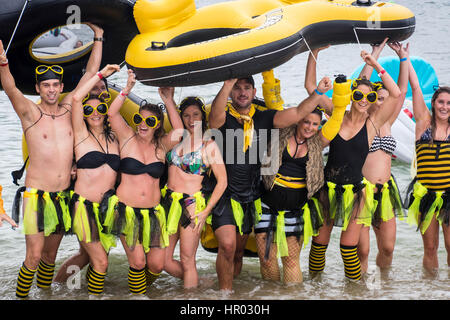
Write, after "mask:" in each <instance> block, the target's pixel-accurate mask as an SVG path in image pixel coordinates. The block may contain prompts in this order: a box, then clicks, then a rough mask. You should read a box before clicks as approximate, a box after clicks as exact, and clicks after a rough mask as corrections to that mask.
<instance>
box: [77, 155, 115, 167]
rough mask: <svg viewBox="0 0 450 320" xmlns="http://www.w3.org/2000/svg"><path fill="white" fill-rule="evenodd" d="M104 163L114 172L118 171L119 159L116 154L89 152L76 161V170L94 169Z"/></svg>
mask: <svg viewBox="0 0 450 320" xmlns="http://www.w3.org/2000/svg"><path fill="white" fill-rule="evenodd" d="M105 163H106V164H107V165H109V166H110V167H111V169H113V170H114V171H118V170H119V167H120V157H119V155H117V154H111V153H103V152H100V151H91V152H88V153H86V154H85V155H84V156H82V157H81V158H80V159H78V161H77V169H95V168H98V167H101V166H102V165H104V164H105Z"/></svg>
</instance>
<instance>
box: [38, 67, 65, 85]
mask: <svg viewBox="0 0 450 320" xmlns="http://www.w3.org/2000/svg"><path fill="white" fill-rule="evenodd" d="M48 70H51V71H53V73H55V74H57V75H60V76H61V79H62V76H63V73H64V69H63V68H62V67H61V66H58V65H56V64H55V65H52V66H46V65H40V66H37V67H36V81H37V78H38V76H40V75H43V74H45V73H47V72H48Z"/></svg>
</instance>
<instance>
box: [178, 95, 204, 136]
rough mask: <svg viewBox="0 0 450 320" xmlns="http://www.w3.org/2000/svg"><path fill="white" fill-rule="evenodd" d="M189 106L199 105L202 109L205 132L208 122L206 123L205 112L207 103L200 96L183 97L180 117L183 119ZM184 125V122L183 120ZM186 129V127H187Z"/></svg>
mask: <svg viewBox="0 0 450 320" xmlns="http://www.w3.org/2000/svg"><path fill="white" fill-rule="evenodd" d="M189 106H197V107H198V108H199V109H200V112H201V113H202V133H205V131H206V128H207V124H206V112H205V110H204V109H205V104H204V103H203V101H202V100H201V99H200V98H197V97H194V96H189V97H186V98H184V99H183V101H181V104H180V117H181V120H183V113H184V111H185V110H186V109H187V107H189ZM183 126H184V122H183ZM185 129H186V127H185Z"/></svg>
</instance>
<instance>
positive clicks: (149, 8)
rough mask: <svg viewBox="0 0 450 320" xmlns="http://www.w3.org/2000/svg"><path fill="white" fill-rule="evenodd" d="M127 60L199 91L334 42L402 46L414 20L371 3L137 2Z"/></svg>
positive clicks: (151, 76) (160, 81)
mask: <svg viewBox="0 0 450 320" xmlns="http://www.w3.org/2000/svg"><path fill="white" fill-rule="evenodd" d="M134 17H135V21H136V24H137V27H138V29H139V32H140V34H138V35H137V36H136V37H135V38H134V39H133V40H132V41H131V43H130V45H129V46H128V49H127V51H126V56H125V60H126V62H127V64H128V67H129V68H132V69H133V70H134V71H135V73H136V75H137V79H138V80H139V81H140V82H141V83H143V84H146V85H152V86H176V87H178V86H193V85H201V84H207V83H212V82H219V81H223V80H226V79H229V78H237V77H242V76H247V75H249V74H256V73H259V72H262V71H265V70H269V69H273V68H275V67H277V66H279V65H281V64H283V63H285V62H286V61H288V60H289V59H291V58H292V57H293V56H294V55H296V54H299V53H301V52H305V51H307V50H308V45H309V46H310V47H311V48H316V47H319V46H323V45H326V44H333V45H337V44H343V43H356V42H357V41H359V42H361V43H380V42H382V41H383V40H384V38H385V37H389V38H390V39H392V40H397V41H402V40H404V39H407V38H408V37H409V36H410V35H411V34H412V33H413V32H414V29H415V17H414V14H413V13H412V12H411V11H410V10H409V9H407V8H405V7H403V6H400V5H398V4H395V3H390V2H389V3H388V2H377V1H371V0H334V1H330V0H236V1H227V2H223V3H218V4H215V5H210V6H206V7H203V8H200V9H198V10H197V9H196V7H195V2H194V0H177V1H173V0H153V1H150V0H137V1H136V4H135V6H134Z"/></svg>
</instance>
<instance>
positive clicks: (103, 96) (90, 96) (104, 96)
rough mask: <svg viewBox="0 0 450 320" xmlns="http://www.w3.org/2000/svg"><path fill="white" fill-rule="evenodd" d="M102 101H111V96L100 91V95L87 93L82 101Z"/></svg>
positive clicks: (106, 92)
mask: <svg viewBox="0 0 450 320" xmlns="http://www.w3.org/2000/svg"><path fill="white" fill-rule="evenodd" d="M96 98H98V99H102V100H103V101H105V102H109V101H111V94H110V93H109V92H108V91H102V92H101V93H100V94H98V95H95V94H90V93H88V94H87V96H86V97H85V98H84V99H83V103H84V102H86V101H88V100H89V99H96Z"/></svg>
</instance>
